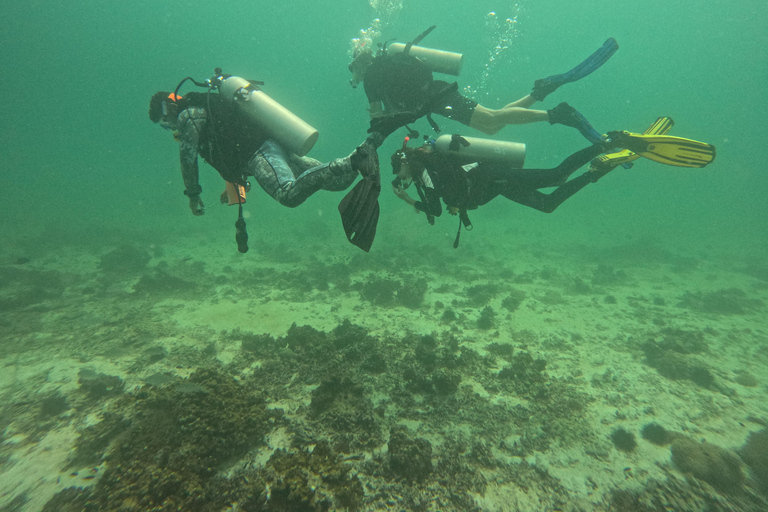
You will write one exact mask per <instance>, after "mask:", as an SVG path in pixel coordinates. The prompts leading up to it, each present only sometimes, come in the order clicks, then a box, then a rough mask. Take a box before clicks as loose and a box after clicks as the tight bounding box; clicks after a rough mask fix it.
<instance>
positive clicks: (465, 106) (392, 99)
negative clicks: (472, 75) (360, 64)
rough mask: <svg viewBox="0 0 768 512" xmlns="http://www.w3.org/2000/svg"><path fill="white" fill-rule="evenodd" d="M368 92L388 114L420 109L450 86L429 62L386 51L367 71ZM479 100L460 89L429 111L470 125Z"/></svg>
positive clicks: (366, 88)
mask: <svg viewBox="0 0 768 512" xmlns="http://www.w3.org/2000/svg"><path fill="white" fill-rule="evenodd" d="M363 85H364V86H365V94H366V96H367V97H368V102H369V103H375V102H378V101H380V102H382V103H383V104H384V110H385V112H388V113H395V112H412V111H417V110H421V109H422V108H424V107H425V106H426V105H429V104H430V103H432V102H433V100H434V99H435V97H436V96H438V95H439V93H440V91H443V90H445V88H446V87H447V86H448V85H449V84H448V82H444V81H442V80H434V79H433V78H432V72H431V71H430V70H429V69H428V68H427V67H426V65H425V64H424V63H423V62H422V61H420V60H419V59H417V58H416V57H414V56H412V55H406V54H403V53H395V54H393V55H390V54H387V53H384V54H382V55H379V56H377V57H376V58H375V59H373V62H372V63H371V65H370V67H369V68H368V70H367V71H366V72H365V80H364V81H363ZM475 107H477V102H476V101H473V100H470V99H469V98H465V97H464V96H462V95H461V94H459V93H458V91H453V92H451V93H448V94H445V95H444V96H443V97H441V98H439V100H438V101H437V102H436V103H435V104H433V105H431V106H430V109H429V111H430V112H432V113H434V114H439V115H441V116H445V117H447V118H449V119H453V120H455V121H458V122H460V123H462V124H464V125H467V126H469V121H470V119H471V118H472V114H473V113H474V111H475Z"/></svg>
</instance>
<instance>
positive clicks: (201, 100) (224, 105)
mask: <svg viewBox="0 0 768 512" xmlns="http://www.w3.org/2000/svg"><path fill="white" fill-rule="evenodd" d="M188 98H189V99H188ZM184 99H185V100H187V101H186V102H185V104H184V105H183V107H184V108H187V107H189V106H196V107H201V108H203V109H205V111H206V123H205V128H204V129H203V130H202V133H200V139H199V146H198V153H199V154H200V156H201V157H203V159H204V160H205V161H206V162H208V164H210V165H211V167H213V168H214V169H216V170H217V171H218V172H219V174H220V175H221V177H222V178H224V180H226V181H228V182H231V183H238V184H244V178H243V171H244V170H245V167H246V165H247V164H248V162H249V161H250V160H251V158H253V155H254V153H256V151H257V150H258V149H259V148H260V147H261V145H262V144H264V142H265V141H266V140H267V138H268V137H269V136H268V134H267V133H266V131H265V130H264V129H262V128H260V127H259V126H257V125H256V124H255V123H254V122H253V121H252V120H251V119H250V118H249V117H248V115H247V114H246V113H245V112H243V111H242V110H241V109H240V108H238V107H237V105H234V104H233V103H232V102H227V101H224V100H223V99H222V98H221V96H220V95H219V94H216V93H189V94H187V95H186V96H185V97H184Z"/></svg>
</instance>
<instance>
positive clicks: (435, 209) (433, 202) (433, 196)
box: [413, 187, 443, 217]
mask: <svg viewBox="0 0 768 512" xmlns="http://www.w3.org/2000/svg"><path fill="white" fill-rule="evenodd" d="M414 203H415V204H414V205H413V207H414V208H416V209H417V210H419V211H422V212H424V213H426V214H428V215H434V216H435V217H439V216H440V214H442V213H443V205H442V204H440V196H439V195H438V194H437V191H435V189H434V188H432V187H424V201H414Z"/></svg>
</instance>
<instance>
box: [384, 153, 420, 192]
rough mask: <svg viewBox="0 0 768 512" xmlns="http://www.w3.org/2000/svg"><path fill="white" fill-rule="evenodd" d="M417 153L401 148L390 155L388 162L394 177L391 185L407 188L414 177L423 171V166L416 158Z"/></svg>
mask: <svg viewBox="0 0 768 512" xmlns="http://www.w3.org/2000/svg"><path fill="white" fill-rule="evenodd" d="M418 151H419V150H418V149H413V148H408V147H403V149H398V150H397V151H395V152H394V153H393V154H392V158H391V159H390V161H391V163H392V173H393V174H394V175H395V179H394V181H392V184H393V185H395V186H400V187H403V188H408V187H409V186H410V185H411V182H412V181H413V178H414V176H416V175H418V174H419V173H421V172H422V171H423V170H424V166H423V165H422V164H421V162H419V159H418V157H417V154H418V153H417V152H418Z"/></svg>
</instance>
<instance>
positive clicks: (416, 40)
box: [403, 25, 437, 55]
mask: <svg viewBox="0 0 768 512" xmlns="http://www.w3.org/2000/svg"><path fill="white" fill-rule="evenodd" d="M436 28H437V25H432V26H431V27H429V28H428V29H427V30H425V31H424V32H422V33H421V34H419V35H418V36H416V39H414V40H413V41H411V42H410V43H408V44H406V45H405V48H404V49H403V53H404V54H406V55H407V54H408V52H410V51H411V46H413V45H418V44H419V43H420V42H421V40H422V39H424V38H425V37H427V36H428V35H429V33H430V32H432V31H433V30H435V29H436Z"/></svg>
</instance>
